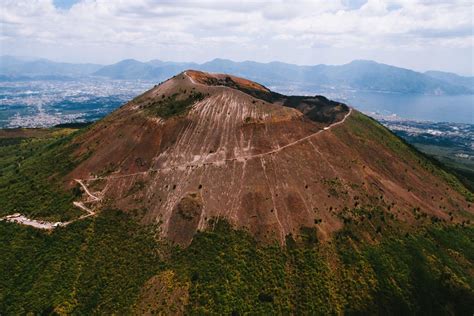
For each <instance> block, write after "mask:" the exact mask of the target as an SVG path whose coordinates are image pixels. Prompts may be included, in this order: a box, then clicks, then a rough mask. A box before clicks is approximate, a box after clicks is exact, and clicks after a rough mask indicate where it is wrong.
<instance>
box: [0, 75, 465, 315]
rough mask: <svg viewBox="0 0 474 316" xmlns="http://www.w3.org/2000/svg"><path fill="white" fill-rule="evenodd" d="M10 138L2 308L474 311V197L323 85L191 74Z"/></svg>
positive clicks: (3, 160)
mask: <svg viewBox="0 0 474 316" xmlns="http://www.w3.org/2000/svg"><path fill="white" fill-rule="evenodd" d="M15 135H16V136H15ZM2 137H3V138H2ZM0 140H1V142H0V215H2V216H3V217H1V218H0V219H1V220H0V240H1V241H0V252H1V253H2V256H0V275H1V278H0V280H2V281H1V282H0V314H2V315H3V314H5V315H18V314H25V313H30V314H48V315H49V314H55V313H56V314H81V315H82V314H84V315H89V314H107V315H108V314H124V315H130V314H138V315H152V314H153V315H155V314H163V315H168V314H171V315H187V314H191V315H195V314H196V315H201V314H216V315H247V314H252V315H253V314H257V315H260V314H262V315H300V314H303V315H306V314H310V315H327V314H329V315H332V314H337V315H339V314H358V315H359V314H360V315H366V314H369V315H416V314H430V315H431V314H434V315H470V314H472V310H474V291H473V285H474V277H473V272H472V271H474V270H473V266H474V265H473V262H474V257H473V255H472V254H474V251H473V250H474V243H473V240H474V229H473V226H472V220H473V219H474V214H473V209H472V205H471V203H472V202H473V201H474V199H473V196H472V192H470V191H468V189H467V188H466V187H464V186H463V185H462V183H461V182H460V181H458V180H457V178H455V177H454V176H453V175H452V174H450V173H449V172H447V171H446V170H445V169H444V168H443V166H442V165H441V164H440V163H438V162H436V161H435V160H433V159H431V158H430V157H428V156H425V155H423V154H421V153H420V152H419V151H417V150H416V149H415V148H413V147H411V146H410V145H408V144H407V143H405V142H404V141H402V140H401V139H400V138H398V137H397V136H396V135H394V134H393V133H391V132H390V131H389V130H388V129H386V128H385V127H383V126H382V125H380V124H379V123H377V122H376V121H374V120H373V119H371V118H369V117H368V116H366V115H364V114H362V113H360V112H358V111H357V110H355V109H353V108H350V107H348V106H346V105H344V104H342V103H339V102H334V101H330V100H328V99H327V98H325V97H323V96H285V95H282V94H279V93H276V92H272V91H271V90H269V89H268V88H266V87H264V86H262V85H260V84H258V83H255V82H252V81H249V80H246V79H243V78H238V77H235V76H231V75H226V74H211V73H204V72H198V71H193V70H188V71H185V72H183V73H180V74H178V75H176V76H175V77H173V78H170V79H169V80H167V81H165V82H162V83H160V84H159V85H156V86H155V87H154V88H152V89H151V90H149V91H147V92H145V93H144V94H142V95H140V96H138V97H136V98H135V99H133V100H131V101H130V102H128V103H126V104H124V105H123V106H122V107H120V108H119V109H117V110H116V111H114V112H112V113H111V114H110V115H108V116H107V117H105V118H104V119H102V120H99V121H97V122H95V123H93V124H91V125H87V126H86V127H81V128H66V127H61V128H51V129H40V130H7V131H0ZM18 224H22V225H18Z"/></svg>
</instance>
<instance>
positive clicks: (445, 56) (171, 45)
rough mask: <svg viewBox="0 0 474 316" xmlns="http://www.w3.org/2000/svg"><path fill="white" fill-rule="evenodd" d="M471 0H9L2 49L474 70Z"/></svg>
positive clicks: (0, 11)
mask: <svg viewBox="0 0 474 316" xmlns="http://www.w3.org/2000/svg"><path fill="white" fill-rule="evenodd" d="M473 19H474V2H473V1H472V0H467V1H464V0H451V1H444V0H387V1H382V0H311V1H308V0H306V1H302V0H293V1H289V0H288V1H278V0H274V1H270V0H261V1H257V0H253V1H235V0H225V1H224V0H199V1H198V0H195V1H192V0H133V1H132V0H129V1H124V0H26V1H24V0H0V27H1V29H0V55H17V56H34V57H43V58H48V59H52V60H56V61H67V62H82V63H83V62H93V63H101V64H111V63H114V62H117V61H119V60H122V59H128V58H134V59H137V60H141V61H148V60H151V59H160V60H167V61H194V62H205V61H208V60H212V59H214V58H226V59H232V60H234V61H243V60H254V61H259V62H270V61H282V62H287V63H294V64H300V65H314V64H344V63H347V62H350V61H352V60H355V59H370V60H375V61H378V62H382V63H386V64H391V65H395V66H400V67H405V68H411V69H415V70H419V71H425V70H443V71H450V72H455V73H459V74H462V75H474V61H473V58H474V57H473V55H474V34H473V32H474V21H473Z"/></svg>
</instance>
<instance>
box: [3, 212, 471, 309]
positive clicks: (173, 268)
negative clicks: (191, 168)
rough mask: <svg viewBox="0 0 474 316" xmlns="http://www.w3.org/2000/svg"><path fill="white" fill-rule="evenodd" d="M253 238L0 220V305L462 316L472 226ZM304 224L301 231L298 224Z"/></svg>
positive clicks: (118, 218) (221, 226)
mask: <svg viewBox="0 0 474 316" xmlns="http://www.w3.org/2000/svg"><path fill="white" fill-rule="evenodd" d="M354 229H355V228H354V227H348V228H347V229H346V230H344V231H342V232H340V233H339V234H338V235H337V238H336V239H335V240H334V241H333V242H331V243H329V244H320V243H318V241H317V240H315V239H314V238H308V236H309V235H310V232H307V231H306V232H303V235H304V236H306V237H303V238H302V239H301V238H296V240H297V241H295V240H294V239H293V238H291V237H289V238H288V240H287V247H286V248H280V247H278V246H276V245H275V246H272V245H266V246H263V245H257V244H256V243H255V241H254V240H253V239H252V237H250V235H248V234H247V233H246V232H244V231H235V230H232V229H231V228H230V226H229V225H228V224H226V223H225V222H217V223H216V225H215V227H214V230H212V231H207V232H201V233H199V234H198V235H197V236H196V237H195V239H194V241H193V242H192V244H191V245H190V247H188V248H187V249H180V248H174V247H171V246H169V245H167V244H165V243H164V242H162V241H161V242H160V241H157V240H156V239H155V230H154V227H150V226H148V227H144V226H140V225H138V224H137V223H135V222H134V220H133V219H132V218H130V217H129V216H127V215H125V214H123V213H121V212H117V211H110V210H109V211H104V212H103V213H102V214H101V215H100V216H99V217H97V218H94V219H88V220H85V221H82V222H77V223H75V224H73V225H71V226H70V227H68V228H67V229H59V230H56V231H54V232H53V233H52V234H47V233H44V232H40V231H37V230H34V229H31V228H27V227H21V226H18V225H15V224H9V223H3V222H2V223H0V239H1V242H0V251H1V253H2V254H3V255H2V256H1V257H0V275H1V276H2V278H0V280H1V281H0V313H2V314H5V315H9V314H24V313H27V312H33V313H35V314H40V313H47V314H49V313H52V312H58V313H73V314H92V313H102V314H110V313H112V312H115V313H119V314H130V313H132V312H134V313H138V314H140V313H143V312H145V311H148V312H152V311H155V312H157V311H162V312H165V313H166V312H170V311H178V310H182V311H186V312H188V313H191V314H202V313H211V314H233V315H240V314H245V313H252V314H269V313H271V314H275V313H276V314H288V313H296V314H301V313H310V314H333V313H340V312H345V313H349V314H357V313H378V314H380V313H383V314H400V313H403V314H414V313H421V314H425V313H426V314H452V313H454V314H459V315H462V314H466V315H467V314H469V313H470V312H471V311H472V310H473V308H474V291H473V288H474V276H473V275H472V268H473V260H474V256H473V255H472V254H474V242H473V240H474V229H473V228H472V227H463V226H460V225H458V226H452V227H447V226H440V225H434V226H432V227H430V228H428V229H426V230H422V231H419V232H416V233H412V234H406V235H403V236H398V235H396V234H389V233H387V234H385V235H384V236H383V238H381V240H380V241H379V242H378V243H375V244H367V243H363V242H359V241H358V240H357V238H356V237H355V236H356V234H355V231H354ZM308 233H309V234H308Z"/></svg>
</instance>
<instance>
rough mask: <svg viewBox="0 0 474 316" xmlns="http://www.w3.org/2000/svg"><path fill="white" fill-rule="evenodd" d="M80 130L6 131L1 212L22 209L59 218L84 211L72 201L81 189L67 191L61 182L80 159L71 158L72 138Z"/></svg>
mask: <svg viewBox="0 0 474 316" xmlns="http://www.w3.org/2000/svg"><path fill="white" fill-rule="evenodd" d="M10 134H12V135H10ZM76 134H77V131H76V130H75V129H50V130H24V131H22V130H18V131H15V132H14V133H12V132H8V133H7V132H5V133H2V135H1V136H3V137H0V216H3V215H8V214H12V213H15V212H19V213H22V214H26V215H28V216H31V217H35V218H42V219H49V220H52V221H56V220H69V219H71V218H74V217H77V216H78V215H81V214H82V213H83V212H82V211H80V210H78V209H77V208H75V207H74V206H73V205H72V201H73V200H74V198H75V197H76V196H75V195H76V194H80V191H78V190H72V191H65V190H64V189H63V188H62V187H63V183H62V182H61V179H62V177H63V176H64V175H66V174H67V173H68V172H69V171H70V170H72V168H73V167H74V166H75V165H76V164H77V163H78V162H79V161H77V160H73V159H72V158H71V152H72V150H73V149H74V147H73V146H71V145H70V140H71V139H72V137H73V136H74V135H76Z"/></svg>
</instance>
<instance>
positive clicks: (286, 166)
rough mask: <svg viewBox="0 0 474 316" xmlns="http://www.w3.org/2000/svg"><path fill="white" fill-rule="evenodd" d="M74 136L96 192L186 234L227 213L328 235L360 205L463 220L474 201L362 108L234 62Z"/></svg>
mask: <svg viewBox="0 0 474 316" xmlns="http://www.w3.org/2000/svg"><path fill="white" fill-rule="evenodd" d="M74 143H75V144H76V145H77V146H78V147H77V149H76V151H75V155H77V156H83V155H85V156H87V157H88V158H87V159H85V160H83V161H82V162H81V163H80V164H79V165H78V166H77V167H76V168H75V169H74V170H73V171H72V172H71V173H70V174H69V175H68V176H67V179H69V183H70V185H71V186H72V185H74V183H75V181H74V180H80V181H81V182H82V183H83V184H84V187H86V188H87V190H88V191H89V192H90V193H91V194H89V192H88V194H86V195H85V199H84V201H83V202H84V203H89V204H90V205H91V207H93V208H104V207H109V208H110V207H112V208H118V209H121V210H124V211H126V212H130V213H133V214H135V215H136V216H138V217H139V220H140V222H142V223H143V224H152V223H155V224H158V225H159V226H160V229H161V234H162V236H163V237H166V238H168V239H170V240H171V241H173V242H175V243H178V244H181V245H188V244H189V243H190V242H191V240H192V238H193V236H194V235H195V233H196V232H197V231H202V230H206V229H208V228H209V227H211V226H212V222H213V221H214V220H215V219H225V220H227V221H229V222H230V223H231V224H232V225H233V226H234V227H236V228H242V229H245V230H248V231H249V232H250V233H251V234H252V235H253V236H254V237H256V239H257V240H260V241H263V242H271V241H274V240H276V241H278V242H279V243H281V244H283V243H284V241H285V238H286V237H287V236H293V237H295V238H297V236H299V235H301V231H302V229H303V230H304V229H307V228H311V229H313V228H314V229H315V232H316V237H317V238H318V239H320V240H328V239H330V238H331V235H332V234H333V233H334V232H336V231H338V230H340V229H341V228H342V227H343V226H344V223H347V222H348V221H350V220H351V218H353V217H354V214H352V212H351V211H350V210H353V209H360V208H365V209H367V208H368V209H371V210H373V209H382V210H388V211H389V212H390V216H391V217H392V218H396V219H397V220H399V221H401V222H402V223H405V224H407V225H413V224H414V223H415V222H416V218H418V217H419V215H418V213H422V214H425V215H424V216H425V217H426V216H428V217H429V218H431V217H433V218H436V219H439V220H443V221H444V220H451V221H462V220H463V218H462V217H461V216H459V217H457V216H456V215H455V216H453V215H452V214H453V212H454V213H456V211H457V210H459V209H469V207H470V205H468V203H467V202H466V199H465V197H464V196H463V190H462V188H461V189H459V188H457V187H453V186H452V185H451V184H450V182H449V179H447V177H446V175H445V174H444V173H443V172H442V171H439V170H437V169H436V168H433V167H432V166H431V164H430V163H429V162H428V161H426V158H424V157H423V156H421V155H420V154H419V153H418V152H416V151H415V150H414V149H412V148H411V147H410V146H408V145H407V144H405V143H404V142H403V141H402V140H400V139H399V138H397V137H396V136H394V135H393V134H392V133H391V132H389V131H388V130H387V129H385V128H384V127H382V126H381V125H379V124H378V123H377V122H375V121H374V120H372V119H370V118H368V117H366V116H365V115H363V114H361V113H360V112H358V111H356V110H355V109H352V108H350V107H348V106H346V105H344V104H342V103H338V102H333V101H330V100H328V99H326V98H325V97H322V96H284V95H281V94H278V93H275V92H272V91H270V90H269V89H267V88H266V87H264V86H262V85H260V84H258V83H255V82H252V81H249V80H246V79H242V78H238V77H235V76H230V75H225V74H211V73H204V72H199V71H193V70H188V71H185V72H183V73H181V74H179V75H176V76H175V77H173V78H171V79H169V80H167V81H165V82H163V83H161V84H159V85H157V86H155V87H154V88H153V89H151V90H149V91H147V92H145V93H144V94H142V95H140V96H138V97H136V98H135V99H133V100H132V101H130V102H128V103H127V104H125V105H123V106H122V107H121V108H119V109H118V110H116V111H115V112H113V113H112V114H110V115H109V116H107V117H106V118H105V119H103V120H101V121H99V122H97V123H96V124H94V125H93V126H92V127H90V128H89V129H88V130H87V131H86V132H84V133H82V134H81V135H80V136H77V137H76V138H75V139H74ZM91 196H93V197H94V198H91ZM458 213H459V212H458Z"/></svg>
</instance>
